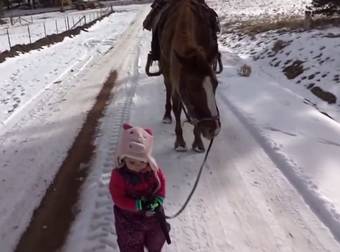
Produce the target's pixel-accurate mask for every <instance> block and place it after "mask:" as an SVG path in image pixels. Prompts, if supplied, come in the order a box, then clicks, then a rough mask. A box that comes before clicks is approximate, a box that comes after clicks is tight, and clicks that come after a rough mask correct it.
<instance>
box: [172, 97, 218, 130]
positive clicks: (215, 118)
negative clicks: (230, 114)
mask: <svg viewBox="0 0 340 252" xmlns="http://www.w3.org/2000/svg"><path fill="white" fill-rule="evenodd" d="M177 95H178V97H179V98H180V103H181V107H182V109H183V111H184V114H185V117H186V118H187V121H188V122H189V123H190V124H192V125H194V126H195V125H197V124H199V123H201V122H205V121H218V120H219V119H220V111H219V110H218V107H217V106H216V108H217V115H216V116H211V117H203V118H201V119H197V118H194V117H192V116H190V115H189V113H188V109H187V108H186V107H185V104H184V101H183V98H182V96H181V95H180V93H179V92H177Z"/></svg>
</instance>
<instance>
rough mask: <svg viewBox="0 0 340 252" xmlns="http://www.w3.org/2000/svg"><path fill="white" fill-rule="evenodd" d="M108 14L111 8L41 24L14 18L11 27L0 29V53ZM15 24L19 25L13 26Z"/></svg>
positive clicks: (29, 19) (32, 20) (27, 19)
mask: <svg viewBox="0 0 340 252" xmlns="http://www.w3.org/2000/svg"><path fill="white" fill-rule="evenodd" d="M110 12H113V8H112V6H110V7H106V8H102V9H98V10H96V11H94V12H89V13H87V14H85V15H84V14H83V15H81V16H79V15H77V16H75V15H66V16H63V17H60V18H54V19H46V20H45V21H43V22H41V21H40V22H34V19H33V17H31V18H27V17H26V18H22V17H16V18H13V19H10V20H12V21H13V23H12V21H11V24H12V26H8V27H5V28H2V29H0V45H1V46H0V52H1V51H5V50H10V49H11V48H12V47H13V46H15V45H18V44H31V43H33V42H35V41H37V40H39V39H42V38H44V37H47V36H48V35H52V34H59V33H62V32H64V31H68V30H72V29H75V28H76V27H78V26H82V25H84V24H86V23H89V22H92V21H95V20H97V19H100V18H101V17H103V16H105V15H107V14H109V13H110ZM15 24H20V25H18V26H15ZM6 37H7V38H6ZM6 44H7V47H6Z"/></svg>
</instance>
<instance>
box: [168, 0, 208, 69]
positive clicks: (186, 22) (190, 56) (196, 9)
mask: <svg viewBox="0 0 340 252" xmlns="http://www.w3.org/2000/svg"><path fill="white" fill-rule="evenodd" d="M173 1H174V4H175V5H176V7H177V9H176V8H174V11H177V12H178V15H179V16H180V17H181V18H180V21H179V23H178V24H177V25H178V26H179V27H177V28H178V30H179V33H178V34H179V35H178V36H177V37H176V39H177V40H178V41H177V42H178V46H177V47H176V46H175V47H174V51H175V55H176V57H177V58H178V59H179V60H180V62H182V64H183V63H184V64H183V65H185V66H186V67H187V68H189V70H191V71H197V72H200V73H202V74H209V73H210V71H211V67H210V65H209V63H208V61H207V57H208V55H207V53H206V50H204V49H203V48H202V46H201V45H199V44H198V43H197V34H196V33H197V32H198V30H195V29H194V28H196V29H197V27H195V25H197V24H199V25H200V28H199V29H200V32H206V30H207V29H208V28H209V27H208V25H207V24H206V23H205V20H206V19H207V13H206V10H205V9H204V7H203V4H202V3H200V2H199V0H173ZM204 25H205V26H206V27H205V28H206V30H204V29H202V27H203V26H204ZM201 29H202V30H201Z"/></svg>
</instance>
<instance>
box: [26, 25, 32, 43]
mask: <svg viewBox="0 0 340 252" xmlns="http://www.w3.org/2000/svg"><path fill="white" fill-rule="evenodd" d="M27 30H28V37H29V38H30V44H32V39H31V31H30V25H27Z"/></svg>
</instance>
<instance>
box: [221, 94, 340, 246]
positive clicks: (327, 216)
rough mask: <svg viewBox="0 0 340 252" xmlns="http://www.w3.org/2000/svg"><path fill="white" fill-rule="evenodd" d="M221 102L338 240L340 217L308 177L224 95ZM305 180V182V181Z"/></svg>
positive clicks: (339, 237) (339, 238)
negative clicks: (300, 172) (297, 170)
mask: <svg viewBox="0 0 340 252" xmlns="http://www.w3.org/2000/svg"><path fill="white" fill-rule="evenodd" d="M220 97H221V99H222V100H223V102H224V103H225V104H226V105H227V106H228V107H229V108H230V110H231V111H232V112H233V113H234V114H235V116H236V117H237V118H238V119H239V120H240V121H241V122H242V124H243V125H244V126H245V127H246V128H247V129H248V131H249V132H250V133H251V135H252V136H253V137H254V138H255V139H256V141H257V142H258V143H259V144H260V146H261V147H262V148H263V149H264V150H265V152H266V153H267V155H268V156H269V157H270V158H271V160H272V161H273V162H274V163H275V164H276V167H278V168H279V170H280V171H281V173H282V174H283V175H284V176H285V177H286V178H287V179H288V181H289V182H290V183H291V184H292V185H293V186H294V187H295V188H296V190H297V191H298V192H299V194H300V195H301V196H302V198H303V199H304V201H305V202H306V203H307V204H308V205H309V207H310V208H311V209H312V211H313V212H314V214H315V215H316V216H317V217H318V218H319V219H320V221H321V222H322V223H323V224H324V225H325V226H326V227H328V228H329V230H330V231H331V233H332V234H333V235H334V237H335V239H336V240H337V241H338V242H340V219H339V217H338V216H337V214H336V213H334V212H333V211H331V210H330V208H329V207H330V206H329V205H328V204H327V203H326V202H325V200H324V199H323V198H322V197H321V195H319V194H318V193H317V192H316V191H315V190H314V187H313V184H312V183H311V182H308V178H305V177H304V176H303V175H302V174H297V172H296V171H295V169H294V167H296V164H295V163H294V161H293V160H290V159H289V157H286V156H285V155H284V154H283V153H280V152H279V149H278V148H275V146H274V148H273V143H272V142H270V141H269V140H268V139H266V138H265V137H264V136H263V135H262V134H261V132H260V131H259V129H258V128H256V126H254V125H252V124H251V123H249V122H248V120H247V118H246V117H245V116H243V115H242V114H241V112H239V111H238V109H237V108H236V107H234V106H233V105H232V103H231V102H230V101H229V100H228V98H227V97H226V96H224V95H220ZM306 181H307V182H306Z"/></svg>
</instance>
